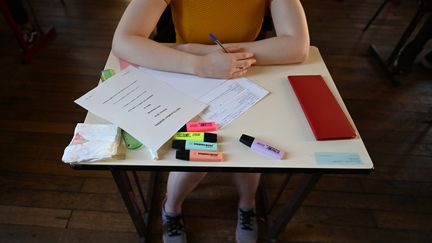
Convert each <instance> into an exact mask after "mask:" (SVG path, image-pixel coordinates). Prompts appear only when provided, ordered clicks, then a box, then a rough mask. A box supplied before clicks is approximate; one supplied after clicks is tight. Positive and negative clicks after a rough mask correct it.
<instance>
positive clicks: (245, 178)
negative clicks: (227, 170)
mask: <svg viewBox="0 0 432 243" xmlns="http://www.w3.org/2000/svg"><path fill="white" fill-rule="evenodd" d="M260 177H261V173H234V182H235V184H236V186H237V191H238V194H239V204H238V207H239V208H243V209H251V208H254V207H255V194H256V191H257V188H258V185H259V180H260Z"/></svg>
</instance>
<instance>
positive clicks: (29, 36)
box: [5, 0, 38, 45]
mask: <svg viewBox="0 0 432 243" xmlns="http://www.w3.org/2000/svg"><path fill="white" fill-rule="evenodd" d="M5 2H6V5H7V6H8V8H9V11H10V13H11V14H12V17H13V18H14V20H15V23H16V24H17V25H18V26H19V27H20V29H21V34H22V37H23V39H24V41H25V42H26V43H27V45H31V44H33V43H34V42H35V41H36V39H37V36H38V32H37V31H36V29H35V27H34V26H33V23H32V22H31V21H30V19H29V17H28V14H27V10H26V9H25V8H24V6H23V4H22V2H21V0H5Z"/></svg>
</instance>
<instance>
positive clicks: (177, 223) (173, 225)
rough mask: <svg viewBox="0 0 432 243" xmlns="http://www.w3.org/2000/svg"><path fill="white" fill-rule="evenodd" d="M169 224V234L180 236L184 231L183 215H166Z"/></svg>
mask: <svg viewBox="0 0 432 243" xmlns="http://www.w3.org/2000/svg"><path fill="white" fill-rule="evenodd" d="M165 217H166V219H167V224H168V236H170V237H171V236H179V235H181V234H182V231H183V224H182V217H181V216H169V215H166V216H165Z"/></svg>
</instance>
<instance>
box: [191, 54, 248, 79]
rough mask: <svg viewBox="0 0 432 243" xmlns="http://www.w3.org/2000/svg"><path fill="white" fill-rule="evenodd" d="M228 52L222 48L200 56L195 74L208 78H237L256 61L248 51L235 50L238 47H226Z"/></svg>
mask: <svg viewBox="0 0 432 243" xmlns="http://www.w3.org/2000/svg"><path fill="white" fill-rule="evenodd" d="M227 49H228V51H229V52H230V53H224V52H223V51H222V50H219V51H217V52H212V53H210V54H207V55H204V56H200V57H199V58H198V62H197V65H196V66H197V68H196V74H197V75H199V76H203V77H210V78H237V77H241V76H244V75H245V74H246V73H247V71H248V70H249V68H250V66H251V65H252V64H254V63H255V62H256V59H255V58H254V54H253V53H250V52H236V51H239V50H240V48H237V47H230V48H227Z"/></svg>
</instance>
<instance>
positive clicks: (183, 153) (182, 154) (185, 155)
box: [176, 150, 190, 160]
mask: <svg viewBox="0 0 432 243" xmlns="http://www.w3.org/2000/svg"><path fill="white" fill-rule="evenodd" d="M176 159H182V160H190V152H189V150H177V151H176Z"/></svg>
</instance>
